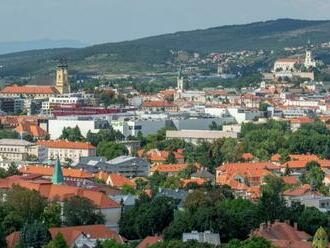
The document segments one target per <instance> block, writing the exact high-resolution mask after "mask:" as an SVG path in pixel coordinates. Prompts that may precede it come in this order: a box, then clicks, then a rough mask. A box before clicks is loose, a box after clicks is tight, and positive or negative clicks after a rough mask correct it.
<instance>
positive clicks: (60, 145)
mask: <svg viewBox="0 0 330 248" xmlns="http://www.w3.org/2000/svg"><path fill="white" fill-rule="evenodd" d="M37 144H38V145H39V146H43V147H46V149H47V151H48V152H47V154H48V155H47V156H48V159H50V160H52V159H54V158H56V157H57V156H58V157H59V158H60V160H61V162H69V161H70V162H78V161H79V158H80V157H85V156H95V155H96V148H95V146H93V145H92V144H90V143H87V142H72V141H66V140H39V141H38V142H37Z"/></svg>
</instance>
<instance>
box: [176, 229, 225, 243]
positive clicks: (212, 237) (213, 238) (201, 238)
mask: <svg viewBox="0 0 330 248" xmlns="http://www.w3.org/2000/svg"><path fill="white" fill-rule="evenodd" d="M190 240H196V241H197V242H198V243H207V244H211V245H220V244H221V242H220V235H219V233H212V232H211V231H205V232H197V231H192V232H191V233H183V234H182V241H183V242H187V241H190Z"/></svg>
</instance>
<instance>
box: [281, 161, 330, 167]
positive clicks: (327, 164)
mask: <svg viewBox="0 0 330 248" xmlns="http://www.w3.org/2000/svg"><path fill="white" fill-rule="evenodd" d="M311 161H315V162H317V163H319V164H320V166H321V168H330V160H325V159H318V160H311ZM311 161H308V160H291V161H288V162H286V163H284V164H283V165H281V166H282V167H283V168H286V167H288V168H290V169H302V168H304V167H305V166H306V164H307V163H308V162H311Z"/></svg>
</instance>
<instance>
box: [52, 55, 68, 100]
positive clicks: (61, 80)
mask: <svg viewBox="0 0 330 248" xmlns="http://www.w3.org/2000/svg"><path fill="white" fill-rule="evenodd" d="M68 76H69V75H68V65H67V63H66V61H65V60H64V59H62V60H61V61H60V63H59V64H58V65H57V68H56V86H55V87H56V89H57V90H58V92H59V93H60V94H67V93H70V85H69V77H68Z"/></svg>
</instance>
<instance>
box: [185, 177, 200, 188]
mask: <svg viewBox="0 0 330 248" xmlns="http://www.w3.org/2000/svg"><path fill="white" fill-rule="evenodd" d="M205 182H206V180H205V179H204V178H190V179H181V185H182V187H186V186H187V185H188V184H191V183H195V184H197V185H203V184H204V183H205Z"/></svg>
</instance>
